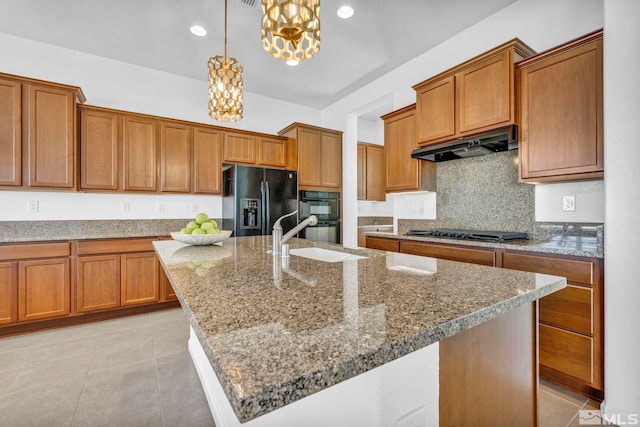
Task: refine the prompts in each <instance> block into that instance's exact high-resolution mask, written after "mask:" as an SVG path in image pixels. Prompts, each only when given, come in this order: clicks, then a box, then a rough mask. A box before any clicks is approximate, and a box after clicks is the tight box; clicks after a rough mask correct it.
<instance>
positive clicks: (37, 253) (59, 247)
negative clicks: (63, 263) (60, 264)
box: [0, 242, 71, 261]
mask: <svg viewBox="0 0 640 427" xmlns="http://www.w3.org/2000/svg"><path fill="white" fill-rule="evenodd" d="M69 255H71V244H70V243H69V242H63V243H19V244H5V245H0V260H6V261H10V260H17V259H33V258H55V257H66V256H69Z"/></svg>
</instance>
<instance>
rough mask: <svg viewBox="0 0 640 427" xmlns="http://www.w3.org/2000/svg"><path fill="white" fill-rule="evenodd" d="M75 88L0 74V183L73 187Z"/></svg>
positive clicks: (77, 94) (78, 92)
mask: <svg viewBox="0 0 640 427" xmlns="http://www.w3.org/2000/svg"><path fill="white" fill-rule="evenodd" d="M84 100H85V98H84V95H83V94H82V91H81V90H80V88H77V87H73V86H66V85H60V84H56V83H50V82H44V81H40V80H34V79H26V78H22V77H18V76H11V75H8V74H0V186H11V187H18V186H22V187H26V188H36V189H38V188H42V189H49V188H56V189H67V190H75V189H76V159H77V149H76V104H77V103H82V102H84Z"/></svg>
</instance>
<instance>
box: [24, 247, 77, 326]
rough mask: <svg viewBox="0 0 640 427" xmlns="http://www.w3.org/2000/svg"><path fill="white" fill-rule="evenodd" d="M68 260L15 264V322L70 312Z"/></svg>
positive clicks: (64, 314) (63, 314)
mask: <svg viewBox="0 0 640 427" xmlns="http://www.w3.org/2000/svg"><path fill="white" fill-rule="evenodd" d="M69 271H70V270H69V258H60V259H48V260H34V261H20V262H18V290H19V298H18V301H19V304H18V305H19V306H18V319H19V320H20V321H24V320H37V319H46V318H50V317H58V316H66V315H68V314H69V313H70V312H71V309H70V307H71V305H70V301H71V299H70V297H71V295H70V293H71V291H70V290H71V280H70V276H69Z"/></svg>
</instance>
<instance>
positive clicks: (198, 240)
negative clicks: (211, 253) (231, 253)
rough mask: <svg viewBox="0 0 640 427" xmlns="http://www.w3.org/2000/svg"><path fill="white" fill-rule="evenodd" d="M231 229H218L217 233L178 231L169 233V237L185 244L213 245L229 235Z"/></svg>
mask: <svg viewBox="0 0 640 427" xmlns="http://www.w3.org/2000/svg"><path fill="white" fill-rule="evenodd" d="M231 233H232V231H231V230H220V233H218V234H182V233H181V232H179V231H174V232H173V233H171V238H172V239H173V240H176V241H178V242H180V243H185V244H187V245H213V244H214V243H217V242H222V241H223V240H225V239H228V238H229V236H231Z"/></svg>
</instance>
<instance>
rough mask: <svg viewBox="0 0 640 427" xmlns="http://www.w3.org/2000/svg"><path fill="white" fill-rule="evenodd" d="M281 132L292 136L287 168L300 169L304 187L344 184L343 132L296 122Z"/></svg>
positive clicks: (288, 147) (332, 187)
mask: <svg viewBox="0 0 640 427" xmlns="http://www.w3.org/2000/svg"><path fill="white" fill-rule="evenodd" d="M278 134H279V135H284V136H287V137H289V143H288V145H287V169H293V170H296V169H297V170H298V187H299V188H300V189H301V190H313V189H319V190H322V189H325V188H326V189H328V191H336V189H340V188H341V187H342V132H339V131H335V130H331V129H325V128H320V127H317V126H310V125H305V124H302V123H293V124H291V125H290V126H288V127H287V128H285V129H283V130H281V131H280V132H278Z"/></svg>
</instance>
